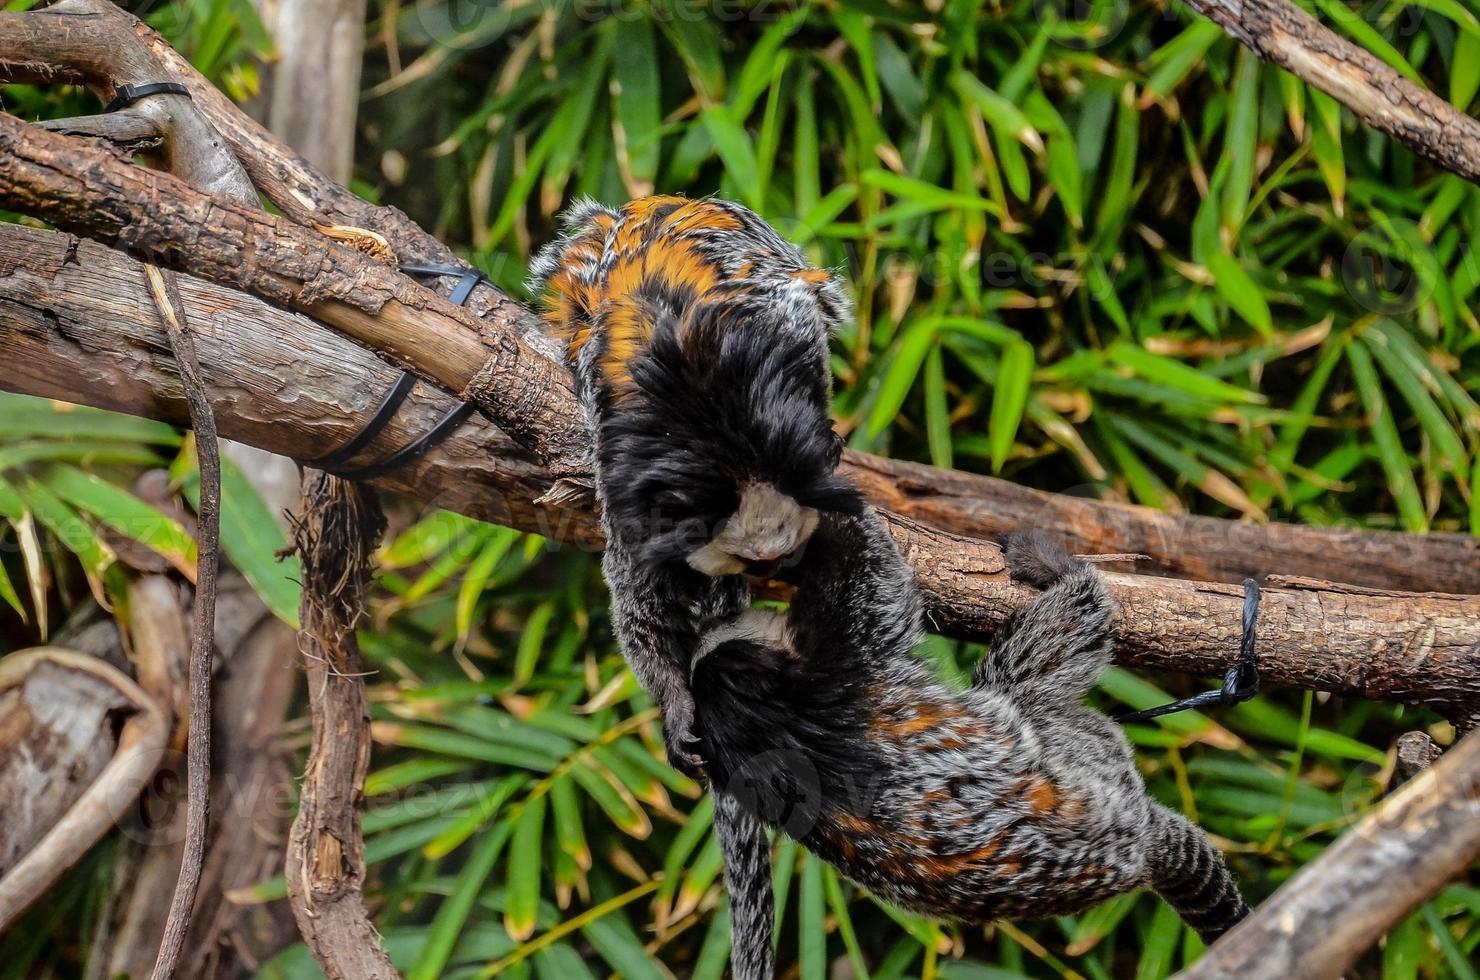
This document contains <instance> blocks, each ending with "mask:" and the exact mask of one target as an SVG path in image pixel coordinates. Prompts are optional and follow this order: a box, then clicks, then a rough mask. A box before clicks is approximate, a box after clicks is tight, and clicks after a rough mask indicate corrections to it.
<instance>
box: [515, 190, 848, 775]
mask: <svg viewBox="0 0 1480 980" xmlns="http://www.w3.org/2000/svg"><path fill="white" fill-rule="evenodd" d="M566 225H567V233H566V235H565V236H564V237H563V238H561V239H560V240H559V241H556V242H555V243H554V244H552V245H551V246H549V247H548V248H546V249H545V250H544V251H543V252H542V253H541V254H540V255H539V256H538V258H537V259H536V261H535V263H534V266H533V269H532V274H533V279H534V281H535V283H536V285H537V286H538V288H539V289H540V290H541V291H542V293H543V295H544V297H545V300H546V303H547V310H548V312H547V320H548V321H549V323H550V325H551V327H552V328H553V331H554V333H555V334H556V335H557V336H558V337H559V338H560V339H561V340H563V341H564V343H565V346H566V353H567V361H568V364H569V366H570V368H571V371H572V373H573V374H574V376H575V379H576V384H577V390H578V392H579V394H580V397H581V400H582V404H583V407H584V410H585V414H586V417H587V421H588V424H589V425H590V428H591V433H592V442H593V445H594V446H595V460H594V464H595V473H596V489H597V495H598V497H599V498H600V500H601V503H602V505H603V522H604V526H605V530H606V537H607V550H606V555H605V557H604V559H603V566H602V567H603V571H604V572H605V575H606V580H607V584H608V586H609V587H610V589H611V593H612V619H613V622H614V625H615V627H616V631H617V635H618V638H619V640H620V641H621V644H622V648H623V653H624V654H625V656H626V657H627V660H628V662H629V663H630V664H631V666H632V669H633V671H634V673H636V675H637V678H638V680H639V681H640V682H641V683H642V684H643V686H644V687H645V688H646V689H647V690H648V692H649V693H650V694H652V696H653V698H654V700H656V701H657V702H658V704H659V706H660V707H661V709H662V712H663V721H664V737H665V741H666V743H667V748H668V754H669V759H670V761H672V763H673V764H674V765H675V766H676V767H678V768H679V769H681V770H683V771H685V772H687V773H689V774H690V775H697V774H699V773H700V772H701V771H702V766H703V761H704V760H703V756H702V754H701V746H700V745H699V743H698V740H697V738H696V737H695V734H694V731H693V727H692V726H693V697H692V695H691V693H690V691H689V683H688V681H689V662H690V659H691V657H692V656H693V652H694V649H695V647H696V645H697V643H698V637H699V634H700V632H701V631H702V630H703V629H704V628H706V627H707V626H708V625H710V624H712V623H714V622H717V621H719V620H722V619H725V618H727V617H730V616H733V615H735V614H737V613H738V612H739V611H740V610H742V609H743V608H744V607H745V606H746V605H747V604H748V592H747V589H746V586H745V582H744V578H743V574H742V573H745V572H758V571H764V570H766V569H768V568H771V567H773V566H774V565H775V564H776V563H778V562H781V561H784V560H786V559H787V558H788V556H790V555H792V554H793V553H795V552H796V551H797V550H798V549H799V548H800V547H801V546H802V545H803V544H804V543H805V541H806V539H807V537H808V536H809V535H810V534H811V533H812V529H813V528H814V527H815V526H816V522H817V515H818V513H819V512H820V511H828V510H842V511H856V510H857V509H858V508H859V506H860V504H859V499H858V496H857V493H856V491H855V490H854V488H853V487H852V486H851V485H850V484H848V483H847V482H846V481H845V480H843V479H842V478H841V477H839V476H837V475H836V474H835V473H834V470H835V468H836V467H837V464H838V460H839V457H840V454H841V443H840V441H839V439H838V438H837V436H836V435H835V434H834V432H833V428H832V420H831V418H830V417H829V415H828V403H829V397H830V380H831V372H830V370H829V365H828V342H829V337H830V332H831V330H832V328H833V327H834V326H836V325H837V324H838V323H839V322H840V321H841V320H842V319H843V318H844V317H845V316H846V315H847V312H848V306H847V301H846V299H845V297H844V295H843V292H842V290H841V289H840V288H839V286H838V284H837V282H836V281H835V280H834V279H833V278H832V277H831V276H830V275H829V274H828V273H826V272H824V271H822V270H820V269H815V268H812V267H810V266H809V265H808V264H807V263H806V262H805V261H804V260H803V258H802V255H801V253H800V252H799V251H797V249H796V248H795V247H794V246H792V245H791V244H790V243H788V242H786V241H784V240H783V239H782V238H781V237H780V236H778V235H777V234H776V232H775V231H774V230H772V229H771V227H770V226H769V225H767V224H766V223H765V221H763V220H762V219H761V218H759V217H758V216H757V215H755V214H753V213H752V212H750V211H748V210H746V209H745V208H743V207H740V206H739V205H735V204H730V203H727V202H723V201H715V200H686V199H684V198H679V197H652V198H646V199H643V200H639V201H633V202H631V203H630V204H627V205H625V206H623V207H622V208H620V209H613V208H608V207H604V206H602V205H598V204H595V203H592V202H583V203H579V204H577V205H576V206H575V207H573V208H572V209H571V210H570V212H569V213H568V214H567V215H566Z"/></svg>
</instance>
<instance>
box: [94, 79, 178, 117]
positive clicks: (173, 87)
mask: <svg viewBox="0 0 1480 980" xmlns="http://www.w3.org/2000/svg"><path fill="white" fill-rule="evenodd" d="M146 95H183V96H185V98H187V99H188V98H190V89H188V88H186V87H185V86H184V85H181V84H180V83H179V82H142V83H140V84H138V85H120V86H118V87H117V88H115V89H114V90H113V101H111V102H109V103H108V104H107V105H105V106H103V111H104V112H117V111H118V110H119V109H127V108H128V107H129V106H131V105H133V104H134V103H135V102H137V101H139V100H140V99H142V98H144V96H146Z"/></svg>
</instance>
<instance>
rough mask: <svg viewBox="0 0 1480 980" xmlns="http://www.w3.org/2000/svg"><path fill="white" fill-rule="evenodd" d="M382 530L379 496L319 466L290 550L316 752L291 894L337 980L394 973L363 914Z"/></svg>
mask: <svg viewBox="0 0 1480 980" xmlns="http://www.w3.org/2000/svg"><path fill="white" fill-rule="evenodd" d="M384 530H385V518H384V517H383V516H382V514H381V512H380V504H379V502H378V501H377V500H376V499H375V495H374V492H373V491H371V490H370V489H369V488H367V487H363V486H361V485H359V484H356V483H351V482H349V481H348V480H341V479H339V478H338V477H335V476H330V475H329V474H327V473H320V472H318V471H316V470H310V471H308V472H306V473H305V474H304V477H303V513H302V514H301V515H300V516H299V518H298V522H297V525H296V527H295V528H294V535H293V539H294V541H293V544H294V548H295V549H296V550H297V552H298V554H299V556H300V557H301V558H302V559H303V603H302V618H303V628H302V630H301V631H300V633H299V638H300V642H301V645H302V654H303V658H304V660H305V662H306V663H305V666H306V669H307V673H308V702H309V711H310V713H311V714H312V716H313V748H312V749H311V750H310V752H309V756H308V767H307V769H306V770H305V772H304V778H303V789H302V792H301V794H300V796H299V802H298V816H297V818H296V819H295V820H294V821H293V831H292V833H291V834H290V835H289V837H288V857H287V882H288V896H289V898H290V899H291V900H292V904H293V917H294V918H295V919H296V920H297V921H298V929H299V931H300V932H302V933H303V938H304V940H306V941H307V943H308V948H309V949H310V950H312V952H313V955H314V958H315V959H316V960H317V961H318V963H319V966H321V967H322V968H323V970H324V973H325V975H327V976H328V977H329V978H330V980H370V978H390V977H396V976H398V974H397V973H396V969H395V967H393V966H391V961H390V958H389V957H388V956H387V955H386V952H385V950H384V949H382V948H381V945H380V937H379V936H377V935H376V933H375V927H374V926H373V925H371V923H370V917H369V916H368V915H366V914H365V902H364V897H363V894H362V890H361V889H362V886H363V885H364V880H365V855H364V847H365V845H364V839H363V838H362V836H361V834H360V794H361V793H362V792H363V790H364V786H365V773H366V771H367V770H368V769H369V766H370V706H369V703H368V702H367V701H366V700H365V679H364V674H363V673H362V670H363V668H362V665H361V661H360V647H359V642H358V640H356V638H355V628H356V626H358V625H359V621H360V619H361V618H362V617H363V616H364V613H365V591H366V589H367V588H368V586H369V584H370V552H371V551H373V550H374V548H375V546H376V544H377V543H378V542H379V541H380V536H381V534H382V533H383V532H384Z"/></svg>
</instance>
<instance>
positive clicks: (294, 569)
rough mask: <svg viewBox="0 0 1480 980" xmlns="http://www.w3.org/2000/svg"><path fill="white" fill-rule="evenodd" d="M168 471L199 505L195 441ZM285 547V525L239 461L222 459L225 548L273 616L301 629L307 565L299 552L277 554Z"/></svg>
mask: <svg viewBox="0 0 1480 980" xmlns="http://www.w3.org/2000/svg"><path fill="white" fill-rule="evenodd" d="M170 475H171V476H172V477H174V478H175V480H176V481H177V482H178V483H179V484H180V489H181V491H182V492H183V493H184V494H185V498H186V499H187V500H189V501H190V503H191V504H192V505H193V506H194V507H196V508H197V509H199V508H200V470H199V469H197V468H196V457H195V452H194V442H193V441H192V442H191V444H190V447H189V449H188V451H187V452H183V453H181V455H180V456H179V457H178V458H177V459H176V460H175V462H174V463H173V464H172V465H171V466H170ZM287 546H288V540H287V537H286V536H285V535H284V534H283V530H282V527H281V525H279V524H278V522H277V520H276V518H274V517H273V515H272V512H271V511H269V510H268V509H267V505H266V504H265V503H263V502H262V498H261V497H260V496H259V495H258V494H257V491H256V490H255V489H253V487H252V484H251V483H250V482H248V481H247V478H246V476H245V475H243V473H242V471H241V470H240V469H239V468H238V467H237V465H236V464H235V463H233V462H232V461H231V460H230V459H228V458H226V457H225V456H223V457H221V550H222V551H224V552H225V553H226V557H227V558H229V559H230V560H231V564H232V565H234V566H235V567H236V570H237V571H239V572H241V573H242V577H243V578H245V579H246V580H247V584H248V585H250V586H251V587H252V591H254V592H256V593H257V595H258V597H260V598H261V599H262V601H263V603H264V604H265V605H266V606H267V608H268V609H270V610H272V613H273V615H275V616H277V618H278V619H281V620H282V621H283V622H285V623H287V624H288V625H289V626H293V627H297V626H298V602H299V598H300V596H301V594H302V587H301V586H300V585H299V584H298V583H299V582H301V581H302V580H303V564H302V562H300V561H299V560H298V556H297V555H286V556H283V557H279V556H280V554H281V553H282V552H283V551H284V550H285V549H286V548H287Z"/></svg>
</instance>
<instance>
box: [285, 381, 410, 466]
mask: <svg viewBox="0 0 1480 980" xmlns="http://www.w3.org/2000/svg"><path fill="white" fill-rule="evenodd" d="M415 386H416V375H415V374H412V373H411V372H410V371H402V372H401V376H400V377H399V378H397V379H396V383H395V384H394V385H393V386H392V387H391V390H390V391H387V392H386V393H385V397H384V398H382V399H381V400H380V407H379V408H377V409H376V410H375V414H374V415H371V416H370V418H368V419H366V420H365V424H364V425H362V426H360V431H359V432H356V433H355V434H354V435H353V436H351V437H350V439H349V441H348V442H346V443H345V444H344V445H342V446H340V447H339V448H338V449H335V450H333V451H331V452H328V453H325V454H324V455H322V456H320V457H318V458H317V459H306V460H304V461H303V464H304V465H305V466H312V467H313V468H314V469H316V470H332V469H333V468H334V467H336V466H339V465H341V464H343V463H347V462H348V461H349V459H350V457H351V456H353V455H354V454H355V453H357V452H359V451H360V450H361V449H364V448H365V447H366V446H368V445H369V444H370V440H371V439H374V438H375V437H376V436H378V435H380V430H381V429H384V428H385V427H386V425H387V424H389V423H390V420H391V419H393V418H395V417H396V412H397V411H399V410H400V408H401V403H402V402H404V401H405V400H406V396H407V395H409V394H411V389H412V388H413V387H415Z"/></svg>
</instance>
